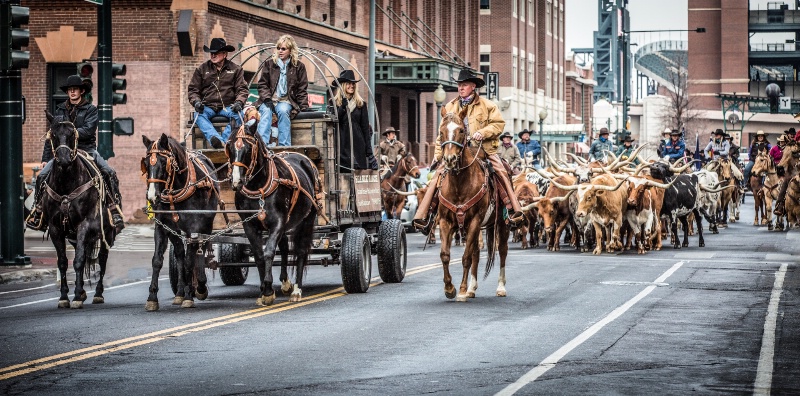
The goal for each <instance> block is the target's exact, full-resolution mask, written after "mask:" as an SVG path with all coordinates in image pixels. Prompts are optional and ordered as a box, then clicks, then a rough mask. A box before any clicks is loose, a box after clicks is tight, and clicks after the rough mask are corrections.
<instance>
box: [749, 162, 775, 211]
mask: <svg viewBox="0 0 800 396" xmlns="http://www.w3.org/2000/svg"><path fill="white" fill-rule="evenodd" d="M767 161H768V162H772V159H771V158H770V157H769V155H768V154H767V151H766V150H761V151H759V153H758V155H757V156H756V160H755V162H754V164H753V167H754V168H755V167H756V165H755V164H760V165H759V168H766V166H767V165H766V162H767ZM750 190H751V191H753V202H754V204H755V209H756V213H755V217H754V218H753V225H754V226H758V225H766V224H768V223H769V222H770V221H771V220H772V213H769V214H767V211H768V210H767V207H766V205H765V200H764V185H763V184H762V182H761V175H760V174H759V173H756V172H753V171H751V172H750ZM770 206H771V205H770ZM759 217H760V218H761V220H760V221H759Z"/></svg>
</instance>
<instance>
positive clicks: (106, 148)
mask: <svg viewBox="0 0 800 396" xmlns="http://www.w3.org/2000/svg"><path fill="white" fill-rule="evenodd" d="M111 62H112V60H111V0H103V4H101V5H99V6H97V117H98V122H97V152H98V153H100V155H101V156H103V158H105V159H109V158H111V157H113V156H114V140H113V135H112V131H111V123H112V120H113V119H114V112H113V95H112V94H113V91H112V87H111V80H112V78H113V76H112V73H111Z"/></svg>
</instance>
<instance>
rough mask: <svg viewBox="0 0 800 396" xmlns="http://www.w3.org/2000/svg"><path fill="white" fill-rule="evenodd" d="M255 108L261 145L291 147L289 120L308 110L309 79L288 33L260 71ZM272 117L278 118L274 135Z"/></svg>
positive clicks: (290, 123) (276, 45)
mask: <svg viewBox="0 0 800 396" xmlns="http://www.w3.org/2000/svg"><path fill="white" fill-rule="evenodd" d="M255 106H256V108H258V112H259V113H260V114H261V120H262V121H263V122H261V123H260V124H258V134H259V135H260V136H261V139H262V140H264V143H267V145H268V146H270V147H271V146H275V143H277V145H278V146H291V145H292V119H293V118H294V117H295V116H296V115H297V113H299V112H301V111H305V110H307V109H308V76H307V75H306V66H305V65H304V64H303V62H300V55H299V52H298V50H297V43H296V42H295V41H294V38H292V36H290V35H288V34H285V35H283V36H281V37H279V38H278V41H277V42H276V43H275V53H274V54H272V57H271V58H269V59H268V60H267V61H266V62H265V63H264V67H263V68H262V69H261V78H260V79H259V80H258V100H257V101H256V103H255ZM273 113H274V114H273ZM273 115H277V117H278V134H277V135H275V134H274V133H275V132H274V131H271V128H270V125H272V117H273Z"/></svg>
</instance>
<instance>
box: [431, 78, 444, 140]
mask: <svg viewBox="0 0 800 396" xmlns="http://www.w3.org/2000/svg"><path fill="white" fill-rule="evenodd" d="M445 99H447V93H446V92H444V89H443V88H442V84H439V86H438V87H437V88H436V90H435V91H433V101H434V102H436V128H437V129H438V128H439V124H441V123H442V104H443V103H444V101H445Z"/></svg>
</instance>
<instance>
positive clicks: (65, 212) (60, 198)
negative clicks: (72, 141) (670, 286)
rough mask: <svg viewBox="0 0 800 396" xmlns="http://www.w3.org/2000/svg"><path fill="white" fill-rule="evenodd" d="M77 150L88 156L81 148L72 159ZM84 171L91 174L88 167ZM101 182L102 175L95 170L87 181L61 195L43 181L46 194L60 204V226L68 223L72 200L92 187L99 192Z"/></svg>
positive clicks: (83, 156)
mask: <svg viewBox="0 0 800 396" xmlns="http://www.w3.org/2000/svg"><path fill="white" fill-rule="evenodd" d="M78 151H80V152H81V157H82V158H86V156H88V154H86V152H84V151H83V150H75V155H73V156H72V158H73V160H74V159H75V157H77V153H78ZM85 161H86V162H88V160H85ZM86 172H87V173H89V176H91V175H92V174H91V172H90V171H89V170H88V169H87V170H86ZM102 183H103V181H102V177H101V176H100V172H99V170H96V172H95V175H94V176H92V178H91V179H89V181H87V182H86V183H83V184H81V185H80V186H78V187H77V188H76V189H74V190H72V192H71V193H69V194H67V195H61V194H59V193H57V192H56V191H55V190H53V189H52V188H51V187H50V184H49V183H45V192H47V195H48V196H50V198H51V199H52V200H54V201H57V202H60V203H61V204H60V206H59V209H60V210H61V215H62V220H61V225H62V226H64V227H66V226H67V224H68V223H69V207H70V205H71V204H72V201H74V200H75V199H76V198H78V197H80V196H81V195H83V193H85V192H87V191H89V190H90V189H91V188H92V187H95V188H97V191H98V192H100V191H101V189H102ZM102 199H103V197H102V194H101V196H100V200H101V201H102Z"/></svg>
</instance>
